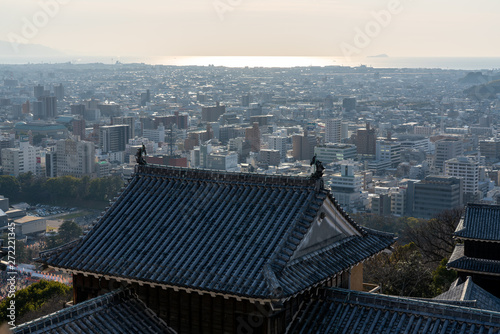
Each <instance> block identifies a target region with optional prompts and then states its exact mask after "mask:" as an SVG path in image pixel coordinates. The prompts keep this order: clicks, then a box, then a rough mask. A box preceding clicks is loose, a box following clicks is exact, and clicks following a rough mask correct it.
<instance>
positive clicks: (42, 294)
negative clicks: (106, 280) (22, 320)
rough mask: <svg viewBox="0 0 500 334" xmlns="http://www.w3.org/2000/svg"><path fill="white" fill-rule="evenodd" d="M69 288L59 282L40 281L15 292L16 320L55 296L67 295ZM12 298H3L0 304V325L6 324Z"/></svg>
mask: <svg viewBox="0 0 500 334" xmlns="http://www.w3.org/2000/svg"><path fill="white" fill-rule="evenodd" d="M70 291H71V287H69V286H66V285H64V284H62V283H59V282H54V281H51V282H49V281H45V280H42V281H40V282H38V283H35V284H32V285H30V286H29V287H27V288H26V289H22V290H19V291H17V292H16V295H15V300H16V318H19V317H22V316H23V315H25V314H26V313H28V312H30V311H34V310H37V309H39V308H40V307H42V305H43V304H44V303H45V302H47V301H48V300H49V299H50V298H52V297H54V296H56V295H68V294H69V293H70ZM11 299H12V298H5V299H4V300H2V301H1V302H0V324H1V323H3V322H6V321H7V320H8V318H7V314H8V311H7V308H8V307H9V305H10V300H11Z"/></svg>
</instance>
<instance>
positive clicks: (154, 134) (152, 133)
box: [142, 124, 165, 143]
mask: <svg viewBox="0 0 500 334" xmlns="http://www.w3.org/2000/svg"><path fill="white" fill-rule="evenodd" d="M142 136H143V137H144V138H147V139H149V140H151V141H154V142H155V143H164V142H165V127H164V126H163V124H160V125H158V128H157V129H144V130H142Z"/></svg>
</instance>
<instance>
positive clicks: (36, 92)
mask: <svg viewBox="0 0 500 334" xmlns="http://www.w3.org/2000/svg"><path fill="white" fill-rule="evenodd" d="M44 94H45V88H44V87H43V85H36V86H35V87H33V96H34V97H35V99H37V100H38V99H39V98H41V97H42V96H43V95H44Z"/></svg>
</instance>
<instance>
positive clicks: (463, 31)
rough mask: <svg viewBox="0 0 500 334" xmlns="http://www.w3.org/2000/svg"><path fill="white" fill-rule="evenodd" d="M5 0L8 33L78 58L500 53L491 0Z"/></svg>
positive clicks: (4, 31) (2, 24) (497, 9)
mask: <svg viewBox="0 0 500 334" xmlns="http://www.w3.org/2000/svg"><path fill="white" fill-rule="evenodd" d="M1 3H2V8H7V9H8V10H2V11H0V40H3V41H8V42H12V41H14V42H15V43H17V42H20V43H21V44H23V43H30V44H38V45H43V46H45V47H48V48H51V49H54V50H57V51H59V52H61V53H62V54H66V55H74V56H76V55H79V56H112V57H120V56H121V57H126V56H135V57H137V56H139V57H158V56H323V57H345V56H348V57H350V58H356V59H357V58H363V57H366V56H374V55H379V54H385V55H390V56H391V57H498V56H499V55H500V45H498V43H493V40H492V37H493V36H494V32H497V31H500V20H498V13H500V3H499V2H496V1H490V0H480V1H475V2H470V1H450V0H446V1H439V2H436V1H430V0H420V1H412V0H376V1H374V0H369V1H368V0H360V1H339V0H313V1H297V0H287V1H283V0H276V1H272V2H269V1H263V0H189V1H172V0H166V1H157V0H152V1H147V2H143V3H140V4H138V3H137V1H130V0H126V1H116V0H105V1H96V0H90V1H85V2H79V1H69V0H45V1H39V2H35V1H28V0H21V1H6V0H2V1H1ZM30 25H31V27H30ZM30 28H31V29H30ZM33 28H34V29H33ZM360 35H364V36H360Z"/></svg>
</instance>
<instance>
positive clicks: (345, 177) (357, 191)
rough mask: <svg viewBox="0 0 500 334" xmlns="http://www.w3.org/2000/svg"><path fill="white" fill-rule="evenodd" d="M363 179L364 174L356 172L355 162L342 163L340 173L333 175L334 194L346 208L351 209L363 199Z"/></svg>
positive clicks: (332, 186)
mask: <svg viewBox="0 0 500 334" xmlns="http://www.w3.org/2000/svg"><path fill="white" fill-rule="evenodd" d="M363 180H364V176H363V175H362V174H359V173H355V166H354V164H342V165H341V166H340V173H337V174H333V175H332V176H331V178H330V182H331V183H330V185H331V191H332V194H333V196H334V197H335V199H336V200H337V201H338V202H339V203H340V205H342V206H343V207H344V208H345V209H346V210H348V211H351V210H352V209H353V208H354V207H355V206H356V203H358V202H360V201H361V200H362V197H363V196H362V189H363Z"/></svg>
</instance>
